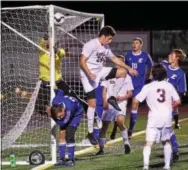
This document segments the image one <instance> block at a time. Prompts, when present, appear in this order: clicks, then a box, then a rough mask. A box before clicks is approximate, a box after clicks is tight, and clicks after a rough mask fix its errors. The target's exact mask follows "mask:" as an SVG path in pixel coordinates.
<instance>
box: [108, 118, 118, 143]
mask: <svg viewBox="0 0 188 170" xmlns="http://www.w3.org/2000/svg"><path fill="white" fill-rule="evenodd" d="M117 127H118V125H117V121H116V120H115V121H114V126H113V129H112V133H111V135H110V139H111V140H114V139H115V138H116V133H117Z"/></svg>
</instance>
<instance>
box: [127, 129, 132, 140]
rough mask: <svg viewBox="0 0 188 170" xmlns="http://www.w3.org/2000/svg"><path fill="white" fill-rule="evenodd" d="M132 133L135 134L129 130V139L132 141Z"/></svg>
mask: <svg viewBox="0 0 188 170" xmlns="http://www.w3.org/2000/svg"><path fill="white" fill-rule="evenodd" d="M132 133H133V132H132V131H131V130H130V129H129V130H128V137H129V139H131V137H132Z"/></svg>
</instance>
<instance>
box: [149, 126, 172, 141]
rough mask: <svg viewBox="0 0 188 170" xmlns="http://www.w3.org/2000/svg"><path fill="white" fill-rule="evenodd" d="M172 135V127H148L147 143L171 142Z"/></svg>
mask: <svg viewBox="0 0 188 170" xmlns="http://www.w3.org/2000/svg"><path fill="white" fill-rule="evenodd" d="M171 134H172V128H171V127H163V128H157V127H156V128H155V127H148V128H147V129H146V141H151V142H159V141H166V140H170V137H171Z"/></svg>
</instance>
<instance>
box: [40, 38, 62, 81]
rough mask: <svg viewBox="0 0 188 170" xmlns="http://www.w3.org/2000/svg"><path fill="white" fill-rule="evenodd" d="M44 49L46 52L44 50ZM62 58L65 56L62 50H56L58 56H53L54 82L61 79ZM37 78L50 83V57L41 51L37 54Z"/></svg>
mask: <svg viewBox="0 0 188 170" xmlns="http://www.w3.org/2000/svg"><path fill="white" fill-rule="evenodd" d="M41 42H42V41H41ZM41 42H40V46H41V47H42V48H43V47H44V45H43V44H42V43H41ZM43 42H44V41H43ZM44 49H45V50H48V49H46V48H44ZM64 56H65V51H64V49H63V48H58V54H56V55H55V80H56V81H57V80H60V79H61V77H62V73H61V72H62V70H61V60H62V58H63V57H64ZM39 78H40V79H41V80H44V81H47V82H50V56H49V54H47V53H45V52H43V51H40V52H39Z"/></svg>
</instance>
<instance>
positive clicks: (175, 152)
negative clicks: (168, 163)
mask: <svg viewBox="0 0 188 170" xmlns="http://www.w3.org/2000/svg"><path fill="white" fill-rule="evenodd" d="M170 143H171V145H172V160H173V162H175V161H178V159H179V151H178V142H177V138H176V135H175V133H174V132H172V134H171V137H170Z"/></svg>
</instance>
